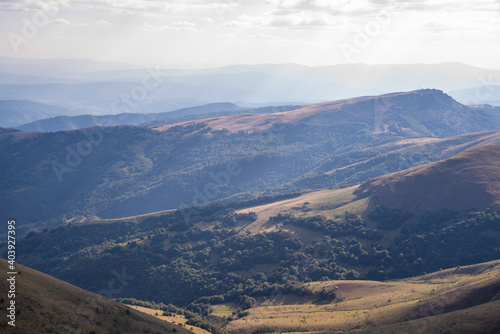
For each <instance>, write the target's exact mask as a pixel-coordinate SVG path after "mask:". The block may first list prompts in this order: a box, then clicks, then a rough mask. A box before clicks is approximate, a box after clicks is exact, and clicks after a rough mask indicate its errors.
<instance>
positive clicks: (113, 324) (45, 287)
mask: <svg viewBox="0 0 500 334" xmlns="http://www.w3.org/2000/svg"><path fill="white" fill-rule="evenodd" d="M0 264H1V265H0V267H1V270H2V272H3V273H6V272H7V271H8V270H7V261H6V260H3V259H1V260H0ZM16 269H17V271H18V275H16V291H17V294H16V299H15V301H16V309H17V313H16V326H15V327H12V326H10V325H8V324H7V321H9V318H7V316H6V314H7V307H8V305H7V304H8V303H9V302H10V299H8V298H7V296H6V294H5V292H6V291H9V289H8V285H7V280H6V279H2V280H1V281H0V289H1V291H2V299H1V304H0V315H1V316H0V331H1V332H2V333H23V334H33V333H75V334H76V333H82V334H83V333H84V334H87V333H130V334H139V333H155V334H160V333H162V334H164V333H182V334H187V333H190V332H189V331H188V330H186V329H184V328H182V327H179V326H177V325H173V324H170V323H167V322H164V321H161V320H158V319H157V318H155V317H153V316H150V315H146V314H144V313H142V312H138V311H136V310H133V309H130V308H129V307H127V306H125V305H122V304H120V303H117V302H115V301H112V300H110V299H107V298H105V297H102V296H100V295H96V294H93V293H90V292H87V291H85V290H82V289H80V288H77V287H75V286H73V285H71V284H68V283H65V282H62V281H60V280H57V279H55V278H53V277H51V276H48V275H45V274H42V273H40V272H38V271H36V270H33V269H30V268H28V267H25V266H22V265H19V264H16ZM123 277H124V276H122V277H121V278H122V279H123ZM113 284H114V285H113ZM119 284H120V283H118V282H117V280H116V279H115V280H113V281H112V283H111V284H110V286H112V287H114V288H118V286H119ZM103 291H107V292H105V293H109V294H111V293H110V292H109V290H106V289H103Z"/></svg>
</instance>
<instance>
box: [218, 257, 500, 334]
mask: <svg viewBox="0 0 500 334" xmlns="http://www.w3.org/2000/svg"><path fill="white" fill-rule="evenodd" d="M306 288H307V289H308V291H309V293H308V294H306V295H303V296H297V295H289V294H283V295H281V294H276V295H275V296H274V298H270V299H260V300H258V301H257V302H256V303H255V304H254V305H253V306H252V307H251V308H250V309H248V310H247V311H246V315H245V316H243V317H241V318H239V319H238V318H237V319H235V320H233V321H231V322H230V323H229V324H228V327H227V329H228V331H229V332H232V333H237V332H241V331H244V332H252V333H255V332H259V333H267V332H316V331H321V332H332V333H338V332H358V331H360V332H362V333H498V332H499V331H500V318H499V317H498V314H499V312H500V261H491V262H486V263H481V264H477V265H472V266H467V267H460V268H453V269H448V270H443V271H439V272H436V273H432V274H428V275H424V276H420V277H416V278H410V279H404V280H400V281H388V282H376V281H326V282H312V283H309V284H307V285H306ZM321 291H327V292H329V291H333V292H334V294H335V298H333V299H331V300H330V301H325V300H319V299H318V296H319V294H320V293H321ZM323 294H324V292H323ZM232 307H233V306H232V305H223V306H222V305H221V306H219V307H218V308H217V311H218V312H219V313H220V314H223V312H224V311H227V310H231V308H232ZM235 318H236V317H235Z"/></svg>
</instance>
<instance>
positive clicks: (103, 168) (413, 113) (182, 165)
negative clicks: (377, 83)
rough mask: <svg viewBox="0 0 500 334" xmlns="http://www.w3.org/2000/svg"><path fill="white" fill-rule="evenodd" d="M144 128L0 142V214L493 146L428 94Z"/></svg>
mask: <svg viewBox="0 0 500 334" xmlns="http://www.w3.org/2000/svg"><path fill="white" fill-rule="evenodd" d="M273 108H274V107H273ZM273 108H271V109H265V111H267V112H269V111H271V112H272V111H273V110H274V111H277V112H274V113H261V114H242V115H229V116H220V117H215V118H213V117H212V118H208V119H202V120H195V121H188V122H185V123H178V124H177V125H176V126H172V125H158V126H155V127H154V129H160V130H162V131H157V130H154V129H153V128H138V127H130V126H121V127H117V128H103V129H99V128H94V129H89V130H79V131H67V132H58V133H47V134H43V133H30V132H13V133H5V134H3V135H0V147H1V149H2V152H4V156H5V158H6V159H8V161H9V164H4V165H2V166H1V169H0V172H1V173H2V175H3V176H4V177H3V178H2V179H1V181H0V182H1V183H0V185H1V187H0V189H1V195H2V198H3V199H4V200H3V201H2V202H1V204H0V212H1V213H2V214H5V215H15V216H16V217H17V218H19V220H20V222H22V223H20V225H21V224H23V226H20V227H19V233H21V234H22V233H26V232H27V231H28V230H30V229H39V228H44V227H48V226H55V225H60V224H65V223H66V222H77V221H81V220H85V219H95V218H97V217H101V218H115V217H123V216H130V215H137V214H145V213H148V212H153V211H159V210H165V209H175V208H178V207H180V206H191V205H198V204H207V203H211V202H214V201H231V200H238V199H249V198H253V197H256V196H259V195H262V194H266V193H267V194H279V193H287V192H295V191H302V190H306V189H312V188H324V187H339V186H342V187H345V186H348V185H350V184H357V183H360V182H364V181H367V180H369V179H370V178H373V177H377V176H380V175H384V174H387V173H391V172H396V171H399V170H403V169H406V168H409V167H412V166H417V165H420V164H424V163H428V162H433V161H438V160H441V159H443V158H447V157H450V156H451V155H453V154H456V153H459V152H461V151H463V150H465V149H467V148H471V147H476V146H480V145H485V144H499V143H500V142H499V135H498V132H482V133H474V134H469V133H473V132H479V131H491V130H500V121H499V118H498V117H499V113H498V111H497V110H496V109H491V108H485V109H480V108H469V107H466V106H463V105H461V104H459V103H457V102H456V101H454V100H453V99H452V98H450V97H449V96H448V95H446V94H444V93H442V92H441V91H438V90H420V91H412V92H407V93H393V94H388V95H384V96H377V97H368V98H367V97H363V98H356V99H350V100H343V101H334V102H325V103H319V104H312V105H304V106H302V107H299V108H298V107H293V108H291V110H290V109H286V108H285V109H280V108H278V109H277V110H276V109H273Z"/></svg>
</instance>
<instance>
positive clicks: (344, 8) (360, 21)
mask: <svg viewBox="0 0 500 334" xmlns="http://www.w3.org/2000/svg"><path fill="white" fill-rule="evenodd" d="M0 31H1V33H2V34H1V40H0V56H8V57H25V58H89V59H95V60H104V61H120V62H129V63H135V64H141V65H151V64H167V65H169V66H172V67H174V66H176V67H185V66H190V67H204V66H217V65H226V64H256V63H290V62H293V63H299V64H304V65H309V66H319V65H331V64H341V63H349V62H351V63H369V64H377V63H384V64H387V63H398V64H400V63H441V62H462V63H466V64H470V65H474V66H479V67H483V68H492V69H500V43H499V42H498V41H499V37H500V0H469V1H449V0H412V1H410V0H405V1H390V0H378V1H377V0H184V1H182V0H181V1H172V0H170V1H169V0H167V1H160V0H48V1H47V0H44V1H41V0H0Z"/></svg>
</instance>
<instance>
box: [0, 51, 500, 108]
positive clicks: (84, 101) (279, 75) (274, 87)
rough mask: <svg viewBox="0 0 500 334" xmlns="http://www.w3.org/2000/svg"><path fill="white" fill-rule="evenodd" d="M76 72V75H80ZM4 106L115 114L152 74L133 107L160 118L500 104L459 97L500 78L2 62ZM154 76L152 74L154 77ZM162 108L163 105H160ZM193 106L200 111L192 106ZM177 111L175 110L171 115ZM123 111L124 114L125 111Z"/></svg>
mask: <svg viewBox="0 0 500 334" xmlns="http://www.w3.org/2000/svg"><path fill="white" fill-rule="evenodd" d="M76 69H77V70H76ZM0 72H3V75H2V80H0V83H1V85H0V99H16V100H31V101H35V102H40V103H47V104H54V105H57V106H61V107H65V108H68V109H71V110H76V111H80V114H99V115H105V114H115V113H120V112H111V111H110V110H111V109H112V106H113V102H114V101H115V100H117V99H120V98H121V97H123V96H124V95H128V96H131V94H132V91H133V90H134V89H138V87H139V89H140V87H142V85H143V83H144V82H145V81H144V80H145V79H146V78H151V75H153V76H154V78H156V79H157V80H158V83H159V85H158V86H157V87H155V88H154V89H151V90H148V91H147V96H146V98H142V97H141V98H140V100H141V101H140V103H135V104H136V106H135V107H134V110H129V111H127V112H133V113H158V112H166V111H169V110H174V109H179V108H182V107H190V106H194V105H193V104H190V105H181V106H179V105H178V106H177V107H173V106H171V105H170V104H169V103H167V102H168V101H179V102H182V101H185V102H188V101H189V100H191V99H195V100H197V101H200V102H201V103H197V105H201V104H207V103H216V102H220V101H228V102H232V103H235V104H237V105H240V106H244V107H254V106H264V105H282V104H303V103H312V102H319V101H331V100H336V99H337V100H338V99H344V98H351V97H356V96H367V95H380V94H385V93H391V92H395V91H410V90H415V89H421V88H438V89H441V90H443V91H445V92H451V91H453V92H452V93H451V94H452V96H453V97H456V98H458V99H459V100H460V102H466V103H469V101H472V102H473V104H484V103H489V104H496V103H497V102H495V101H498V98H496V97H494V96H493V95H495V94H496V95H495V96H497V95H498V91H497V92H496V93H495V94H493V95H491V94H490V95H491V96H487V95H484V94H474V95H473V96H474V99H473V100H471V99H464V100H462V99H461V96H462V93H460V92H456V95H454V94H455V91H458V90H463V89H470V88H471V87H479V88H481V89H482V90H485V89H486V90H491V89H492V85H494V84H495V83H498V82H500V71H498V70H488V69H481V68H476V67H472V66H467V65H464V64H460V63H443V64H433V65H428V64H408V65H364V64H343V65H333V66H323V67H307V66H302V65H297V64H283V65H273V64H263V65H233V66H226V67H220V68H213V69H197V70H192V69H158V70H157V69H156V68H155V69H153V70H146V69H141V68H137V67H135V66H132V65H127V64H116V63H100V62H94V61H88V60H64V61H58V60H50V59H49V60H29V59H11V58H0ZM152 73H153V74H152ZM497 86H498V84H497ZM158 101H163V103H162V104H160V105H158V104H157V102H158ZM195 105H196V104H195ZM172 108H173V109H172ZM122 112H123V111H122Z"/></svg>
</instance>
